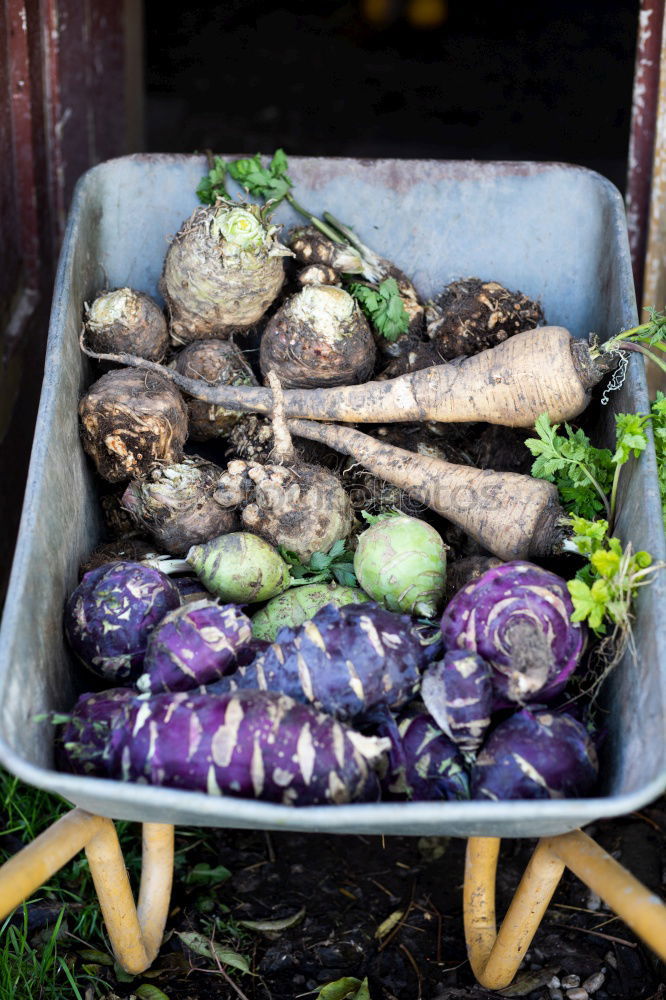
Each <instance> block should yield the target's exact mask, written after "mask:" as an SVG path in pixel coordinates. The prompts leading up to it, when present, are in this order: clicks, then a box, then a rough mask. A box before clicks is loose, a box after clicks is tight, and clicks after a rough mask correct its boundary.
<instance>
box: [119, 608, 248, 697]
mask: <svg viewBox="0 0 666 1000" xmlns="http://www.w3.org/2000/svg"><path fill="white" fill-rule="evenodd" d="M251 638H252V624H251V622H250V619H249V618H248V617H247V615H244V614H243V612H242V611H241V610H240V608H238V607H236V606H235V605H234V604H227V605H224V606H220V605H219V604H218V603H217V602H216V601H213V600H200V601H193V602H188V603H187V604H185V605H183V607H180V608H176V609H175V611H171V612H169V614H167V615H165V617H164V618H163V619H162V621H161V622H159V624H158V625H157V626H156V627H155V628H154V629H153V631H152V632H151V634H150V637H149V639H148V646H147V648H146V655H145V657H144V661H143V670H144V672H143V674H142V675H141V677H139V679H138V681H137V682H136V686H137V687H138V688H139V690H140V691H149V692H151V693H152V694H157V693H161V692H163V691H189V690H190V689H191V688H195V687H197V686H198V685H200V684H208V683H210V682H211V681H214V680H216V679H217V678H218V677H222V676H224V674H226V673H230V672H231V671H232V670H234V669H235V668H236V654H237V651H238V649H239V648H240V647H241V646H244V645H245V644H246V643H248V642H249V641H250V640H251Z"/></svg>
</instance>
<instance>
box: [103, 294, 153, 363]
mask: <svg viewBox="0 0 666 1000" xmlns="http://www.w3.org/2000/svg"><path fill="white" fill-rule="evenodd" d="M85 329H86V339H87V342H88V344H89V345H90V347H91V348H92V349H93V351H111V352H116V353H117V352H118V351H129V353H130V354H138V355H139V357H141V358H148V360H149V361H161V360H162V358H163V357H164V355H165V354H166V352H167V348H168V346H169V331H168V329H167V324H166V319H165V318H164V313H163V312H162V310H161V309H160V307H159V306H158V305H157V303H156V302H154V301H153V300H152V299H151V297H150V296H149V295H146V294H145V292H135V291H134V290H133V289H132V288H116V289H115V290H114V291H110V292H102V293H101V294H100V295H98V296H97V298H96V299H95V300H94V302H93V303H92V304H91V305H90V306H86V310H85Z"/></svg>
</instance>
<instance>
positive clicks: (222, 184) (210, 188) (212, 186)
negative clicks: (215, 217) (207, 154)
mask: <svg viewBox="0 0 666 1000" xmlns="http://www.w3.org/2000/svg"><path fill="white" fill-rule="evenodd" d="M226 179H227V165H226V163H225V162H224V160H223V159H222V157H221V156H216V157H215V159H214V160H213V166H212V167H211V168H210V170H209V171H208V173H207V174H205V175H204V176H203V177H202V178H201V180H200V182H199V186H198V188H197V198H198V199H199V201H200V202H201V203H202V204H203V205H214V204H215V202H216V201H217V199H218V198H224V199H225V201H231V198H230V197H229V192H228V191H227V188H226Z"/></svg>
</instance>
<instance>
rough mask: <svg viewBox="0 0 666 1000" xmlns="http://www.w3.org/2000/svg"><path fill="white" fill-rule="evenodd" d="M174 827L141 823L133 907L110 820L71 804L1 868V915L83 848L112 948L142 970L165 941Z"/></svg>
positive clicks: (134, 970)
mask: <svg viewBox="0 0 666 1000" xmlns="http://www.w3.org/2000/svg"><path fill="white" fill-rule="evenodd" d="M173 839H174V830H173V826H169V825H167V824H162V823H144V824H143V864H142V872H141V887H140V889H139V905H138V907H135V905H134V899H133V897H132V890H131V888H130V884H129V878H128V877H127V869H126V868H125V861H124V859H123V855H122V851H121V849H120V844H119V842H118V835H117V833H116V828H115V826H114V825H113V822H112V820H110V819H105V818H104V817H103V816H93V815H92V814H91V813H88V812H85V811H84V810H83V809H73V810H72V812H70V813H67V815H65V816H63V817H62V819H59V820H58V821H57V822H56V823H54V824H53V826H51V827H49V829H48V830H45V831H44V833H42V834H40V835H39V837H37V838H36V839H35V840H34V841H33V842H32V844H29V845H28V846H27V847H25V848H23V850H22V851H19V853H18V854H16V855H14V857H13V858H10V859H9V861H7V862H6V863H5V864H4V865H3V866H2V867H1V868H0V919H2V918H3V917H4V916H6V915H7V914H8V913H10V912H11V911H12V910H13V909H14V907H16V906H18V905H19V904H20V903H22V902H23V900H25V899H28V898H29V897H30V896H31V895H32V893H33V892H35V890H36V889H39V887H40V886H42V885H44V883H45V882H48V880H49V879H50V878H51V876H52V875H54V874H55V872H57V871H59V870H60V868H62V867H63V866H64V865H66V864H67V862H68V861H71V859H72V858H73V857H74V855H75V854H78V852H79V851H80V850H81V849H82V848H85V850H86V854H87V856H88V862H89V864H90V871H91V874H92V877H93V882H94V884H95V889H96V890H97V895H98V897H99V902H100V907H101V910H102V915H103V917H104V922H105V924H106V929H107V932H108V935H109V940H110V942H111V947H112V949H113V953H114V955H115V956H116V959H117V960H118V962H119V963H120V965H121V966H122V967H123V968H124V969H125V970H126V971H127V972H130V973H135V974H138V973H139V972H143V970H144V969H147V968H148V966H149V965H150V964H151V963H152V962H153V961H154V959H155V956H156V955H157V952H158V949H159V947H160V944H161V941H162V934H163V932H164V924H165V923H166V918H167V913H168V909H169V899H170V897H171V885H172V881H173Z"/></svg>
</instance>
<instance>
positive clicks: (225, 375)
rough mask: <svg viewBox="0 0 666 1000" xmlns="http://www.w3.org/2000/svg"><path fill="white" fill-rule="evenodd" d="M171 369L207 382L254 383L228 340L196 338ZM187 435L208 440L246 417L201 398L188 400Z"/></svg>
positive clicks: (223, 434) (246, 367)
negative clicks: (188, 430)
mask: <svg viewBox="0 0 666 1000" xmlns="http://www.w3.org/2000/svg"><path fill="white" fill-rule="evenodd" d="M172 366H173V368H175V370H176V371H177V372H180V374H181V375H187V376H188V377H189V378H194V379H199V380H201V381H204V382H205V383H206V385H257V384H258V383H257V380H256V378H255V376H254V373H253V371H252V369H251V368H250V366H249V365H248V363H247V361H246V360H245V358H244V356H243V354H242V353H241V351H239V349H238V348H237V347H236V345H235V344H234V343H233V341H231V340H197V341H195V342H194V343H192V344H188V346H187V347H185V348H184V349H183V350H182V351H180V352H179V354H178V355H177V357H176V359H175V361H174V362H173V363H172ZM187 409H188V413H189V424H190V437H191V438H192V439H193V440H194V441H208V440H209V439H210V438H216V437H222V436H225V435H227V434H228V433H229V431H230V430H231V429H232V427H235V425H236V424H237V423H238V422H239V420H244V419H245V420H247V419H248V418H247V417H245V416H244V415H243V414H242V413H239V412H238V411H237V410H230V409H228V408H227V407H226V406H214V405H211V404H210V403H204V402H202V401H201V400H200V399H190V400H188V403H187Z"/></svg>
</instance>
